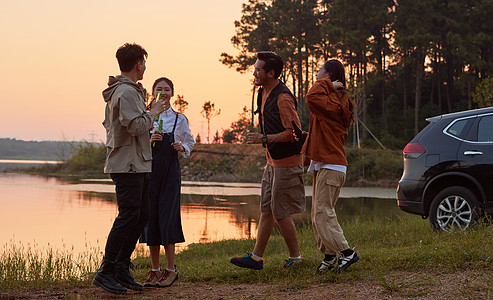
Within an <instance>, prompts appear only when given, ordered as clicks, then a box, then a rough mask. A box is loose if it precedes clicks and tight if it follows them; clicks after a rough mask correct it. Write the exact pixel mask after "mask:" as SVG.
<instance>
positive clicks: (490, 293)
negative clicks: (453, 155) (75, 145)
mask: <svg viewBox="0 0 493 300" xmlns="http://www.w3.org/2000/svg"><path fill="white" fill-rule="evenodd" d="M492 280H493V271H484V270H481V271H474V270H464V271H456V272H454V273H433V274H430V273H417V272H393V273H391V274H387V275H386V276H385V277H384V278H382V279H380V280H379V281H378V282H367V281H366V280H354V281H351V282H347V283H330V282H321V283H318V284H312V285H297V284H296V283H293V285H292V286H279V285H274V284H272V285H270V284H258V283H251V284H208V283H203V282H199V283H191V282H182V281H180V280H178V281H177V282H176V283H175V284H174V285H173V286H171V287H168V288H146V289H145V290H144V291H143V292H135V291H130V292H129V293H128V294H127V295H124V296H117V295H113V294H110V293H107V292H105V291H103V290H102V289H100V288H98V287H79V288H73V289H70V290H67V289H65V290H62V289H57V288H53V289H43V290H17V291H12V292H0V299H284V300H288V299H493V287H492V286H491V283H492ZM322 281H323V280H322Z"/></svg>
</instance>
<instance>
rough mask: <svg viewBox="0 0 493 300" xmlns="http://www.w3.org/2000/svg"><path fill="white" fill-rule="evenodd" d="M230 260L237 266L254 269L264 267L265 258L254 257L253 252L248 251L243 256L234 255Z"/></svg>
mask: <svg viewBox="0 0 493 300" xmlns="http://www.w3.org/2000/svg"><path fill="white" fill-rule="evenodd" d="M229 262H230V263H232V264H233V265H235V266H238V267H242V268H248V269H253V270H261V269H262V268H263V267H264V259H263V258H262V259H260V260H256V259H255V258H253V257H252V253H247V255H245V256H243V257H233V258H232V259H230V260H229Z"/></svg>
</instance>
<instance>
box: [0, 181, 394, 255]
mask: <svg viewBox="0 0 493 300" xmlns="http://www.w3.org/2000/svg"><path fill="white" fill-rule="evenodd" d="M306 194H307V212H306V213H305V214H299V215H296V216H295V220H296V222H308V221H309V213H310V207H311V187H306ZM394 197H395V190H394V189H373V188H372V189H364V188H344V189H343V191H342V193H341V199H340V200H339V202H338V204H337V207H336V209H337V211H338V217H339V220H340V221H341V222H348V221H349V222H350V221H351V220H354V219H355V218H360V217H363V218H395V217H396V216H398V215H400V214H402V212H401V211H400V210H399V209H398V208H397V205H396V202H395V200H394ZM115 200H116V198H115V194H114V185H113V183H112V182H111V180H82V181H77V182H69V181H63V180H60V179H55V178H46V177H40V176H31V175H24V174H14V173H0V205H1V208H2V209H1V210H0V228H1V230H0V246H4V247H5V245H9V244H11V243H16V244H21V245H23V246H24V247H31V248H35V249H39V250H43V249H48V248H51V249H59V250H70V251H72V252H75V253H81V252H84V251H87V250H89V249H94V248H96V249H97V248H99V249H101V251H102V249H104V245H105V242H106V237H107V234H108V232H109V230H110V228H111V225H112V223H113V221H114V219H115V217H116V216H117V214H118V211H117V206H116V202H115ZM259 200H260V184H255V183H217V182H187V181H184V182H183V186H182V223H183V230H184V234H185V240H186V242H185V243H182V244H178V245H177V248H178V251H180V250H182V249H184V248H185V247H186V246H187V245H189V244H193V243H204V242H211V241H219V240H225V239H245V238H255V235H256V231H257V222H258V217H259V206H258V203H259ZM142 248H143V249H145V247H142Z"/></svg>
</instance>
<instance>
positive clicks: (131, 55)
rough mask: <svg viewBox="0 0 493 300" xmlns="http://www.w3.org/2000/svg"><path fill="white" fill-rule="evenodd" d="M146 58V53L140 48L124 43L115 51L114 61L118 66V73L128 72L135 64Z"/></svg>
mask: <svg viewBox="0 0 493 300" xmlns="http://www.w3.org/2000/svg"><path fill="white" fill-rule="evenodd" d="M145 58H147V52H146V50H145V49H144V48H142V46H140V45H137V44H135V43H134V44H130V43H125V44H124V45H123V46H121V47H120V48H118V50H117V51H116V59H117V60H118V65H119V66H120V71H122V72H130V71H132V69H133V68H134V66H135V64H137V63H138V62H139V61H142V60H144V59H145Z"/></svg>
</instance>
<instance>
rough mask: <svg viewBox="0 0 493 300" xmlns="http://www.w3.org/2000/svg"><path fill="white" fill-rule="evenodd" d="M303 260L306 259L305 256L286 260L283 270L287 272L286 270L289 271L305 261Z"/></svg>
mask: <svg viewBox="0 0 493 300" xmlns="http://www.w3.org/2000/svg"><path fill="white" fill-rule="evenodd" d="M303 258H304V256H303V255H302V256H301V258H300V259H292V258H288V259H286V263H285V264H284V266H282V269H283V270H286V269H289V268H291V267H292V266H294V265H296V264H299V263H301V262H302V261H303Z"/></svg>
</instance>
